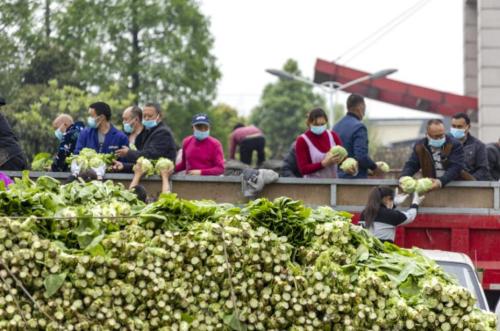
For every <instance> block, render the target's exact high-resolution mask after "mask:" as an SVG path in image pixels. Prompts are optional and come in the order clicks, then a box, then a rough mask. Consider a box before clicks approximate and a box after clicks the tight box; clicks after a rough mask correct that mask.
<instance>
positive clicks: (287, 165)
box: [280, 142, 302, 177]
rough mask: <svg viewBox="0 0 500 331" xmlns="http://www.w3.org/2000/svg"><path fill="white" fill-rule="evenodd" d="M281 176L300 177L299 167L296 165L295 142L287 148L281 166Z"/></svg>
mask: <svg viewBox="0 0 500 331" xmlns="http://www.w3.org/2000/svg"><path fill="white" fill-rule="evenodd" d="M280 175H281V177H302V174H301V173H300V170H299V167H298V166H297V156H296V153H295V142H293V144H292V146H290V149H289V150H288V153H287V154H286V156H285V159H284V160H283V166H282V167H281V174H280Z"/></svg>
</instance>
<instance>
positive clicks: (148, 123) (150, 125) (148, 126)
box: [142, 120, 158, 129]
mask: <svg viewBox="0 0 500 331" xmlns="http://www.w3.org/2000/svg"><path fill="white" fill-rule="evenodd" d="M142 125H144V127H145V128H146V129H152V128H154V127H155V126H157V125H158V123H157V122H156V120H149V121H146V120H142Z"/></svg>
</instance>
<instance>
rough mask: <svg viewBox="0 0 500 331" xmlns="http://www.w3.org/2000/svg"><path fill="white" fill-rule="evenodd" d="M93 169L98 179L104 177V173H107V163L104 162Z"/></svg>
mask: <svg viewBox="0 0 500 331" xmlns="http://www.w3.org/2000/svg"><path fill="white" fill-rule="evenodd" d="M92 170H94V171H95V174H96V175H97V178H98V179H102V178H103V177H104V174H105V173H106V165H105V164H103V165H101V166H99V167H97V168H92Z"/></svg>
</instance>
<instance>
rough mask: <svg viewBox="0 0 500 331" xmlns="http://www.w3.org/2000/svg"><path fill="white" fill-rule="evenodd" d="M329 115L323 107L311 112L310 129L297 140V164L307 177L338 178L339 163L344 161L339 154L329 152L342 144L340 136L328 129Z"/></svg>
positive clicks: (308, 119)
mask: <svg viewBox="0 0 500 331" xmlns="http://www.w3.org/2000/svg"><path fill="white" fill-rule="evenodd" d="M327 123H328V117H327V116H326V113H325V111H324V110H323V109H321V108H316V109H313V110H311V112H309V115H308V118H307V126H308V127H309V129H308V130H307V131H306V132H305V133H303V134H301V135H300V136H299V137H298V138H297V140H296V145H295V149H296V154H297V165H298V167H299V170H300V173H301V174H302V176H304V177H305V178H337V165H338V164H339V163H340V162H342V161H343V160H341V159H340V158H339V157H338V156H333V155H332V154H330V153H328V152H329V151H330V149H331V148H332V147H334V146H337V145H342V142H341V141H340V138H339V136H338V135H337V134H336V133H335V132H333V131H329V130H327Z"/></svg>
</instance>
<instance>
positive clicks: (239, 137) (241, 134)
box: [229, 123, 266, 167]
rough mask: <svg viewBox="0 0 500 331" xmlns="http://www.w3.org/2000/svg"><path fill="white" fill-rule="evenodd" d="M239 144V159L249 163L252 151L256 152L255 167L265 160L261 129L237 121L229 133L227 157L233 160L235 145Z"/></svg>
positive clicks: (264, 145) (264, 140) (264, 139)
mask: <svg viewBox="0 0 500 331" xmlns="http://www.w3.org/2000/svg"><path fill="white" fill-rule="evenodd" d="M238 145H239V146H240V161H241V162H243V163H245V164H248V165H251V164H252V156H253V152H254V151H255V152H257V167H259V166H260V165H261V164H262V163H263V162H264V161H265V160H266V155H265V152H264V149H265V148H266V138H265V137H264V134H263V133H262V130H261V129H259V128H258V127H256V126H254V125H247V126H245V125H244V124H243V123H238V124H236V125H235V126H234V128H233V132H231V134H230V135H229V159H231V160H234V159H235V155H236V146H238Z"/></svg>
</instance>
